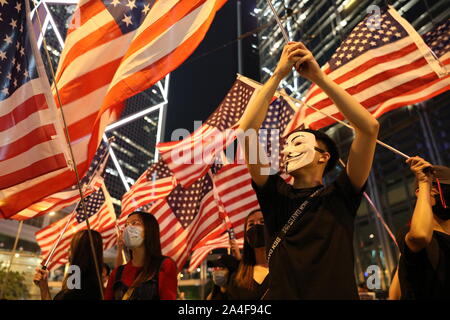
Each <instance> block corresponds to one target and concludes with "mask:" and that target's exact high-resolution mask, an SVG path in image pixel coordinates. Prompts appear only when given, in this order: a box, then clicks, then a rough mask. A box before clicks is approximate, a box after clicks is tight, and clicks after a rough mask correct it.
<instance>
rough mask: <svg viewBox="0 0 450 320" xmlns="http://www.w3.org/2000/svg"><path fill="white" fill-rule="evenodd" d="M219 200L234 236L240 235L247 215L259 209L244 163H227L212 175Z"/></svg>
mask: <svg viewBox="0 0 450 320" xmlns="http://www.w3.org/2000/svg"><path fill="white" fill-rule="evenodd" d="M214 184H215V186H216V188H217V191H218V194H219V197H220V201H221V203H222V204H223V207H224V209H225V213H226V215H227V216H228V218H229V219H230V222H231V226H232V227H233V230H234V233H235V236H236V238H239V237H242V236H243V233H244V223H245V218H246V217H247V215H248V214H249V213H250V212H251V211H253V210H256V209H259V203H258V199H257V198H256V193H255V191H254V190H253V188H252V185H251V177H250V174H249V172H248V169H247V166H246V165H239V164H227V165H225V166H223V168H222V169H220V170H219V171H218V172H217V174H216V175H215V176H214Z"/></svg>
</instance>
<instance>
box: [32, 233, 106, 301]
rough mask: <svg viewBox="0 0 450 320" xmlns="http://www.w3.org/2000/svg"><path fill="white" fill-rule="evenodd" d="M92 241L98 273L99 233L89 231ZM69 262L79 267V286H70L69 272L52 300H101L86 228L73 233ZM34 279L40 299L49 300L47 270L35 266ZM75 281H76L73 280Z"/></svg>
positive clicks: (100, 266) (99, 254)
mask: <svg viewBox="0 0 450 320" xmlns="http://www.w3.org/2000/svg"><path fill="white" fill-rule="evenodd" d="M90 232H91V234H92V240H93V241H94V249H95V255H96V258H97V263H98V267H99V274H100V275H101V274H102V268H103V240H102V236H101V234H100V233H98V232H97V231H95V230H91V231H90ZM69 264H70V265H73V266H78V267H79V268H80V269H79V271H80V274H79V275H80V288H79V289H77V288H70V286H68V284H67V281H68V279H69V276H70V275H69V274H67V275H66V277H65V278H64V280H63V286H62V290H61V291H60V292H58V293H57V294H56V296H55V297H54V298H53V300H101V290H103V287H102V288H100V287H99V281H98V278H97V272H96V270H95V263H94V259H93V256H92V250H91V245H90V241H89V234H88V230H81V231H78V232H77V233H75V234H74V236H73V237H72V241H71V243H70V253H69ZM34 281H35V282H38V286H39V289H40V290H41V299H42V300H51V299H52V298H51V295H50V290H49V287H48V270H43V269H41V268H36V274H35V276H34ZM74 283H76V281H74Z"/></svg>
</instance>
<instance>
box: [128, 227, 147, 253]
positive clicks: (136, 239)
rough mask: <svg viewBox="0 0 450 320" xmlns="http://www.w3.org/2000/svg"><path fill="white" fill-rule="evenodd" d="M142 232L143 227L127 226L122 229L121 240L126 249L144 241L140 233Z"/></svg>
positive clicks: (135, 246) (137, 245)
mask: <svg viewBox="0 0 450 320" xmlns="http://www.w3.org/2000/svg"><path fill="white" fill-rule="evenodd" d="M143 234H144V229H142V228H141V227H136V226H128V227H126V228H125V230H124V231H123V242H124V243H125V246H126V247H127V248H128V249H134V248H137V247H139V246H140V245H141V244H142V242H144V238H143V237H142V235H143Z"/></svg>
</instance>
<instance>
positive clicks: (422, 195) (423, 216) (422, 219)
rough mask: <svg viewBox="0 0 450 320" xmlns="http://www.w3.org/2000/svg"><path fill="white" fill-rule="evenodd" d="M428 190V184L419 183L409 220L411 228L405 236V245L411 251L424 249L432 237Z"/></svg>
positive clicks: (431, 217) (431, 216)
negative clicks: (414, 204)
mask: <svg viewBox="0 0 450 320" xmlns="http://www.w3.org/2000/svg"><path fill="white" fill-rule="evenodd" d="M430 189H431V186H430V183H427V182H420V183H419V193H418V195H417V202H416V206H415V208H414V213H413V217H412V220H411V228H410V230H409V232H408V234H407V236H406V243H407V244H408V246H409V247H410V249H412V250H413V251H418V250H420V249H422V248H423V247H425V246H426V245H427V244H428V243H430V241H431V238H432V236H433V226H434V225H433V211H432V208H431V200H430Z"/></svg>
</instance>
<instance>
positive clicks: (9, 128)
mask: <svg viewBox="0 0 450 320" xmlns="http://www.w3.org/2000/svg"><path fill="white" fill-rule="evenodd" d="M0 4H1V8H2V10H1V15H0V41H1V46H0V76H1V83H0V217H5V218H7V217H9V216H11V214H13V213H14V212H15V211H17V210H16V207H17V206H20V205H22V204H25V203H27V202H28V201H30V200H38V199H39V198H41V197H42V193H43V192H45V191H44V190H43V189H41V190H36V192H30V191H29V188H30V187H31V186H32V185H33V183H34V182H35V181H36V180H39V177H41V176H42V175H45V174H50V175H51V174H55V172H58V171H60V170H62V169H64V168H67V162H66V159H67V158H66V156H65V154H66V155H67V153H66V152H67V148H66V142H65V141H66V140H65V136H64V132H63V129H62V126H61V124H60V122H59V116H58V113H57V109H56V107H55V104H54V102H53V98H52V94H51V89H50V86H49V81H48V79H47V76H46V74H45V70H44V65H43V63H42V60H41V57H40V55H39V51H38V49H37V46H36V41H35V38H34V33H33V32H30V29H29V25H30V21H29V18H28V17H29V12H30V10H29V4H28V2H27V1H13V0H9V1H6V0H2V1H0ZM44 189H46V190H54V191H57V190H55V189H54V187H53V186H51V185H49V186H46V188H44Z"/></svg>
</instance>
